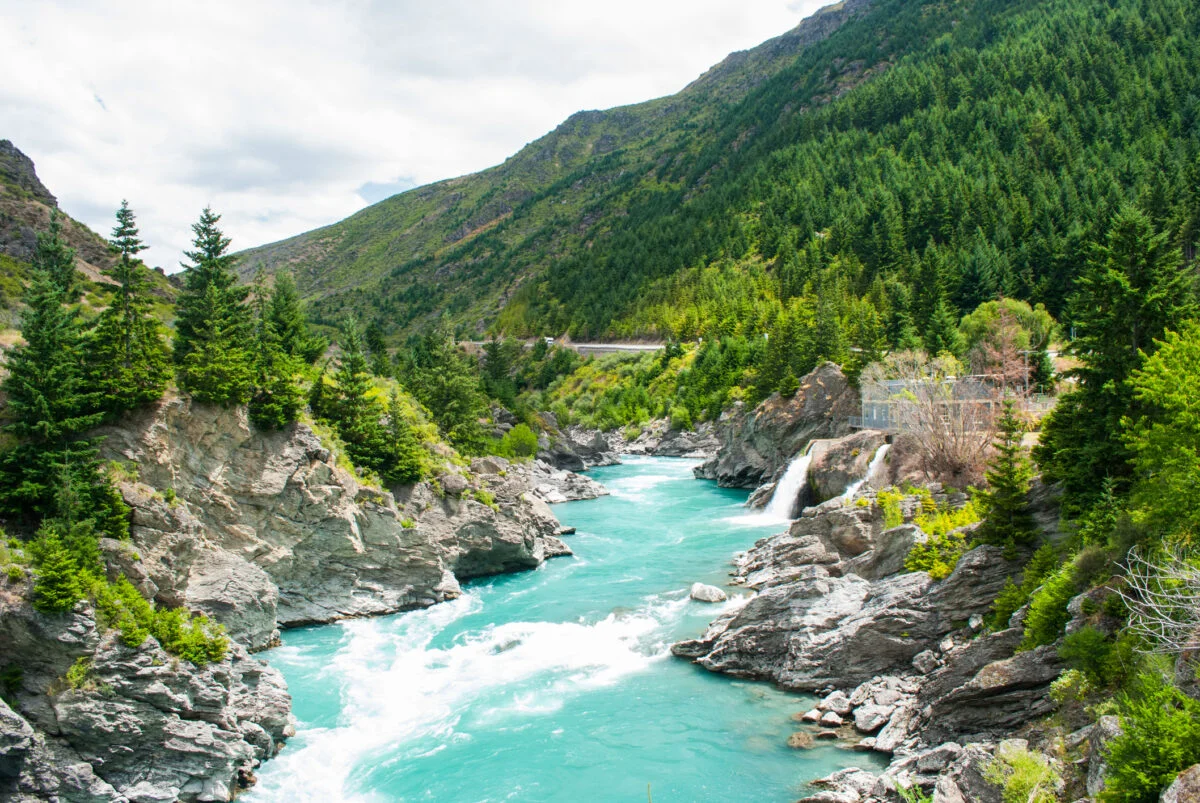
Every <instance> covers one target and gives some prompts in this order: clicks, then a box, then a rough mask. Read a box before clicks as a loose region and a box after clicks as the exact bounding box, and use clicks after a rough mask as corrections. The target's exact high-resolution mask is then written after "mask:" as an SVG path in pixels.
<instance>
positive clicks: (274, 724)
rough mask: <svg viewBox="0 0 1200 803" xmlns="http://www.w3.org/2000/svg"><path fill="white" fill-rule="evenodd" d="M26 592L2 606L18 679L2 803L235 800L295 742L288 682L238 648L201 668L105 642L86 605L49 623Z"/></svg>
mask: <svg viewBox="0 0 1200 803" xmlns="http://www.w3.org/2000/svg"><path fill="white" fill-rule="evenodd" d="M27 594H28V587H27V584H26V585H25V586H23V587H18V588H15V589H14V588H12V587H11V586H10V587H9V588H8V589H7V590H6V591H5V592H3V596H2V597H0V643H3V644H4V647H5V649H4V655H3V660H4V662H5V664H6V666H8V667H9V668H10V671H11V668H12V667H17V668H19V669H20V672H21V680H20V683H19V684H18V688H17V689H16V690H15V692H14V694H13V703H14V705H13V706H10V705H8V703H6V702H0V798H3V799H5V800H14V801H22V802H23V801H35V800H64V801H113V802H114V803H116V802H117V801H121V802H123V801H147V802H149V801H166V800H177V799H178V800H188V801H192V800H195V801H209V800H229V799H231V798H232V796H233V794H234V793H235V792H236V790H237V789H238V788H240V787H241V786H244V785H246V784H248V783H250V782H251V781H252V779H253V770H254V768H255V767H256V766H257V765H258V764H259V763H260V762H261V761H263V760H265V759H267V758H270V757H271V756H273V755H274V754H275V752H276V750H277V748H278V745H279V744H280V743H281V742H282V741H283V739H284V738H286V737H287V736H289V735H291V732H292V728H291V720H290V710H291V698H290V697H289V696H288V693H287V688H286V686H285V684H284V682H283V678H282V677H281V676H280V675H279V673H278V672H277V671H275V670H274V669H272V668H271V667H269V666H267V665H266V664H264V663H263V662H261V661H258V660H255V659H254V658H251V657H250V656H249V655H247V654H246V651H245V649H244V648H243V647H241V646H240V645H237V644H236V643H235V644H234V645H232V647H231V649H230V651H229V653H228V655H227V656H226V657H225V659H224V660H222V661H220V662H218V663H215V664H210V665H209V666H206V667H203V668H200V667H196V666H194V665H192V664H190V663H188V662H186V661H181V660H179V659H178V658H175V657H173V656H171V655H168V654H167V653H165V652H164V651H163V650H162V649H161V648H160V647H159V646H158V644H157V642H155V641H154V639H152V638H147V639H146V641H145V642H144V643H143V644H142V645H140V646H139V647H134V648H131V647H127V646H125V645H123V644H122V643H121V642H120V641H119V640H118V639H117V638H116V633H115V632H113V631H110V632H107V633H101V632H100V631H98V630H97V627H96V622H95V618H94V616H93V614H92V611H91V610H90V608H88V607H87V605H85V604H83V603H81V604H80V605H78V606H77V607H76V609H75V611H74V612H73V613H70V614H63V615H54V616H48V615H44V614H40V613H37V612H36V611H34V610H33V609H32V608H31V607H30V606H29V605H28V600H27ZM80 661H83V662H84V663H83V664H82V665H81V668H82V669H83V670H84V671H82V672H81V673H80V675H81V677H77V679H76V681H77V682H76V683H75V685H74V687H72V686H71V685H70V684H68V683H67V682H65V680H64V676H65V675H66V674H67V671H68V669H70V668H71V667H72V666H76V665H77V662H80ZM14 708H15V709H16V710H14Z"/></svg>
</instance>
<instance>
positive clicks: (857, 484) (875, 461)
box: [842, 443, 888, 502]
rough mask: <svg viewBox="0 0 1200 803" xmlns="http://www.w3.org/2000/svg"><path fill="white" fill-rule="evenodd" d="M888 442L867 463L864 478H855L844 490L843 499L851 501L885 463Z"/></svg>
mask: <svg viewBox="0 0 1200 803" xmlns="http://www.w3.org/2000/svg"><path fill="white" fill-rule="evenodd" d="M887 453H888V444H886V443H885V444H883V445H882V446H880V447H879V448H878V449H876V450H875V454H874V456H872V457H871V462H870V463H869V464H868V465H867V473H866V474H864V475H863V476H862V479H859V480H855V481H854V482H852V483H850V484H849V485H847V486H846V490H844V491H842V501H843V502H849V501H850V500H851V499H853V498H854V495H855V494H856V493H858V491H859V489H860V488H862V487H863V485H865V484H866V482H867V480H869V479H871V477H873V476H874V475H875V472H876V471H878V470H879V467H880V466H881V465H883V458H884V457H886V456H887Z"/></svg>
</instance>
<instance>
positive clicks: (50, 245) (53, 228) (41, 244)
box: [33, 209, 82, 304]
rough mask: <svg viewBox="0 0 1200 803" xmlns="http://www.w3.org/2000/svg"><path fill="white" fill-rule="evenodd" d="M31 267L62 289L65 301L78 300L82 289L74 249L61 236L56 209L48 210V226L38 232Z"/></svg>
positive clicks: (58, 214)
mask: <svg viewBox="0 0 1200 803" xmlns="http://www.w3.org/2000/svg"><path fill="white" fill-rule="evenodd" d="M33 267H34V269H36V270H43V271H45V272H46V273H47V275H49V277H50V281H52V282H53V283H54V284H55V285H57V287H58V289H59V290H61V291H62V294H63V300H64V302H65V303H67V304H74V303H75V302H77V301H78V300H79V297H80V296H81V295H82V290H81V288H80V286H79V285H80V282H79V279H80V276H79V272H78V271H77V270H75V249H74V248H71V247H70V246H69V245H67V241H66V240H64V239H63V237H62V215H61V214H60V213H59V211H58V210H57V209H52V210H50V228H49V229H48V230H47V231H44V232H39V233H38V236H37V250H35V251H34V254H33Z"/></svg>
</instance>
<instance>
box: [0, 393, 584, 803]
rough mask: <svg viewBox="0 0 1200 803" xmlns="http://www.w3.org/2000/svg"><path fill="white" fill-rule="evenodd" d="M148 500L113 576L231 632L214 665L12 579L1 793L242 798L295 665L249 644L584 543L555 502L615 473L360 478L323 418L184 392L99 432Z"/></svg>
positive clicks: (131, 500)
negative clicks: (134, 639)
mask: <svg viewBox="0 0 1200 803" xmlns="http://www.w3.org/2000/svg"><path fill="white" fill-rule="evenodd" d="M98 434H100V435H102V436H103V437H104V442H103V455H104V457H105V458H106V459H107V460H110V461H112V466H113V473H114V475H115V476H116V477H117V480H118V482H117V484H118V487H119V488H120V490H121V493H122V494H123V496H124V497H125V500H126V502H127V504H129V505H130V507H131V509H132V526H131V533H130V538H129V540H128V541H113V540H105V541H102V542H101V549H102V552H103V556H104V559H105V562H106V564H107V569H108V572H109V575H110V577H111V578H114V579H115V578H116V577H117V576H118V575H121V574H123V575H125V576H126V577H127V578H129V579H130V580H131V581H132V582H133V583H134V584H135V585H136V586H137V587H138V589H139V590H140V591H141V592H142V593H143V594H144V595H145V596H146V597H147V598H149V599H153V600H155V601H156V602H157V603H158V604H160V605H163V606H168V607H183V608H186V609H189V610H191V611H194V612H199V613H204V614H207V615H208V616H210V617H211V618H212V619H213V620H215V621H217V622H219V623H221V624H222V625H224V626H225V628H226V631H227V633H228V634H229V636H230V638H231V640H232V642H231V646H230V649H229V650H228V653H227V654H226V656H225V657H224V659H223V660H221V661H219V662H216V663H212V664H209V665H208V666H204V667H199V666H196V665H194V664H192V663H190V662H188V661H184V660H181V659H179V658H176V657H174V656H171V655H168V654H167V653H165V652H164V651H163V650H162V649H161V648H160V647H159V646H158V644H157V643H156V642H155V641H154V639H152V638H147V639H146V640H145V641H144V642H143V643H142V644H141V645H139V646H136V647H130V646H127V645H125V644H123V643H122V642H121V641H120V640H119V639H118V638H117V636H116V633H115V631H111V630H109V631H104V630H102V629H101V628H99V627H98V626H97V622H96V617H95V614H94V612H93V611H92V609H91V608H90V607H89V606H88V605H87V604H85V603H80V604H79V605H78V606H77V607H76V609H75V611H74V612H72V613H70V614H66V615H58V616H48V615H44V614H41V613H38V612H36V611H34V610H33V608H32V607H31V606H30V604H29V600H30V598H31V583H30V582H29V579H28V577H26V578H25V579H23V580H21V581H19V582H18V581H15V580H11V579H10V580H9V581H8V582H7V584H6V585H4V586H3V587H2V588H0V644H3V649H2V650H0V667H2V668H3V670H4V673H5V675H4V680H5V694H4V696H5V699H6V700H7V702H6V703H5V704H3V706H0V797H4V798H5V799H14V800H20V801H26V800H30V801H32V800H47V799H62V800H71V801H76V800H78V801H146V802H147V803H149V801H166V800H177V799H178V800H186V801H191V800H197V801H210V800H229V799H231V798H232V796H233V795H234V794H235V793H236V791H237V789H238V788H240V787H243V786H245V785H247V784H249V783H251V782H252V781H253V777H254V776H253V771H254V768H255V767H256V766H257V765H258V764H259V763H260V762H261V761H263V760H265V759H268V758H270V757H271V756H272V755H274V753H275V752H276V750H277V749H278V747H279V746H280V744H281V743H282V741H283V740H284V739H285V738H286V737H287V736H289V735H290V734H291V732H292V731H291V724H290V707H291V701H290V697H289V696H288V693H287V689H286V685H285V684H284V682H283V679H282V677H281V676H280V675H279V674H278V673H277V672H276V671H275V670H273V669H271V668H270V667H269V666H267V665H266V664H265V663H263V662H261V661H258V660H256V659H254V658H253V657H251V656H250V655H249V654H248V652H247V651H248V650H254V649H261V648H264V647H268V646H271V645H272V644H274V643H276V642H277V640H278V636H279V630H280V628H283V627H290V626H295V625H301V624H309V623H316V622H330V621H334V620H337V619H342V618H346V617H354V616H368V615H379V614H385V613H392V612H396V611H402V610H407V609H412V608H417V607H424V606H428V605H433V604H435V603H437V602H440V601H443V600H447V599H451V598H453V597H456V596H458V595H459V594H460V587H459V582H460V581H462V580H466V579H469V578H474V577H480V576H486V575H491V574H497V573H502V572H511V571H520V570H525V569H532V568H536V567H537V566H538V565H540V564H541V563H542V561H544V560H546V559H548V558H551V557H556V556H559V555H569V554H571V552H570V549H569V548H568V547H567V546H566V544H564V543H563V541H562V540H561V539H560V538H559V537H558V536H559V534H560V533H561V529H562V528H561V527H560V525H559V523H558V520H557V519H556V518H555V517H554V515H553V513H552V512H551V510H550V508H549V507H548V504H547V503H548V502H557V501H565V500H567V499H580V498H593V497H595V496H598V495H601V494H603V493H606V491H605V489H604V488H603V486H600V485H599V484H598V483H596V482H594V481H592V480H590V479H587V478H585V477H581V476H579V475H576V474H573V473H571V472H568V471H563V470H560V469H556V468H553V467H551V466H549V465H547V464H545V463H540V462H534V463H510V462H509V461H506V460H503V459H501V458H481V459H477V460H475V461H473V462H472V463H471V465H470V467H469V468H467V467H461V466H459V465H457V464H456V462H455V461H453V460H449V459H447V460H446V461H444V463H443V465H444V466H445V468H444V469H443V470H442V472H441V473H440V474H439V475H438V476H436V477H434V478H432V479H430V480H429V481H426V482H421V483H418V484H416V485H412V486H405V487H399V488H395V489H390V490H389V489H384V488H379V487H376V486H373V485H371V484H369V483H367V482H364V481H363V480H361V479H359V478H358V477H356V476H355V474H354V473H353V471H351V470H350V469H349V467H348V465H347V464H346V462H345V460H344V459H339V458H338V456H337V455H336V454H335V453H334V452H333V451H332V450H331V449H330V447H329V446H328V445H326V444H325V443H323V442H322V440H321V438H320V437H319V436H318V435H317V433H316V432H314V430H313V429H312V428H311V427H309V426H306V425H304V424H294V425H292V426H289V427H288V428H286V429H284V430H282V431H279V432H271V433H264V432H259V431H257V430H256V429H254V428H253V427H251V426H250V424H249V421H248V419H247V416H246V411H245V410H244V409H238V408H231V409H225V408H213V407H206V406H201V405H196V404H193V403H191V402H189V401H187V400H184V399H180V398H167V399H165V400H163V401H162V402H160V403H159V404H157V405H156V406H154V407H152V408H150V409H147V410H145V411H142V412H140V413H138V414H136V415H134V416H131V417H129V418H127V419H125V420H123V421H122V422H121V423H120V424H119V425H116V426H111V427H107V428H105V429H104V430H103V431H102V432H100V433H98Z"/></svg>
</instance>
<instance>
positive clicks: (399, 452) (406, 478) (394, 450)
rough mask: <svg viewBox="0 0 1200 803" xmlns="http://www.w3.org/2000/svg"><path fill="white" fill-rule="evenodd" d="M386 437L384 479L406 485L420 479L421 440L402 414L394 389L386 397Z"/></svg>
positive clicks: (401, 407)
mask: <svg viewBox="0 0 1200 803" xmlns="http://www.w3.org/2000/svg"><path fill="white" fill-rule="evenodd" d="M388 439H389V446H390V450H389V451H390V454H389V455H388V465H387V466H386V468H385V469H384V471H383V478H384V480H386V481H387V482H389V483H394V484H399V485H407V484H410V483H414V482H416V481H417V480H419V479H421V473H422V472H421V452H422V451H423V449H422V447H421V442H420V440H418V438H417V433H416V431H415V430H414V429H413V426H412V424H411V423H410V422H409V420H408V418H407V417H406V416H405V415H404V408H403V405H401V404H400V394H399V393H398V392H397V391H396V390H395V389H393V390H392V394H391V396H390V397H389V399H388Z"/></svg>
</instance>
